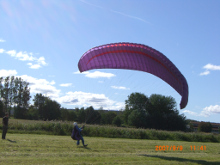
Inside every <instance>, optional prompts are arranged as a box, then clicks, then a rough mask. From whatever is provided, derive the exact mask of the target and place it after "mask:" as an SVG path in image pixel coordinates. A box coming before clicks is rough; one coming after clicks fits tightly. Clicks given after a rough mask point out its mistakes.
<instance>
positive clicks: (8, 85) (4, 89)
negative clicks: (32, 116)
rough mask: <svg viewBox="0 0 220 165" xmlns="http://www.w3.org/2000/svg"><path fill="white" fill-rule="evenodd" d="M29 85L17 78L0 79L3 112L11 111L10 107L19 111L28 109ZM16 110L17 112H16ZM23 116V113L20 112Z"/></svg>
mask: <svg viewBox="0 0 220 165" xmlns="http://www.w3.org/2000/svg"><path fill="white" fill-rule="evenodd" d="M28 85H29V83H27V82H25V81H23V80H22V79H21V78H18V77H16V78H15V77H14V76H11V77H9V76H8V77H6V78H5V79H4V78H3V77H1V78H0V95H1V99H2V101H3V103H4V112H6V111H9V113H10V110H11V107H12V105H14V106H16V107H22V108H18V109H20V110H23V111H24V110H25V109H24V108H26V109H27V108H28V105H29V100H30V88H28ZM18 109H17V110H18ZM21 114H24V112H21Z"/></svg>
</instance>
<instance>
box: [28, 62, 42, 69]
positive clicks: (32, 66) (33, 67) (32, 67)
mask: <svg viewBox="0 0 220 165" xmlns="http://www.w3.org/2000/svg"><path fill="white" fill-rule="evenodd" d="M27 65H29V66H30V67H29V68H31V69H39V68H40V67H41V65H39V64H32V63H27Z"/></svg>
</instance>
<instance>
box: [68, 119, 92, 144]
mask: <svg viewBox="0 0 220 165" xmlns="http://www.w3.org/2000/svg"><path fill="white" fill-rule="evenodd" d="M73 125H74V128H73V131H72V135H71V138H72V139H73V140H77V142H76V144H77V145H79V143H80V140H81V141H82V144H83V146H84V147H86V146H87V145H88V144H84V139H83V136H82V135H81V132H82V130H83V128H84V125H83V126H82V127H81V128H79V127H78V125H77V122H74V123H73Z"/></svg>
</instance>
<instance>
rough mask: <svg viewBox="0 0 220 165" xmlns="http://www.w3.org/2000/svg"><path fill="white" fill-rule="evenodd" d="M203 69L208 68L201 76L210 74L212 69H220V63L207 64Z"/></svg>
mask: <svg viewBox="0 0 220 165" xmlns="http://www.w3.org/2000/svg"><path fill="white" fill-rule="evenodd" d="M203 69H206V71H204V72H202V73H200V76H204V75H208V74H210V70H220V65H213V64H206V65H205V66H203Z"/></svg>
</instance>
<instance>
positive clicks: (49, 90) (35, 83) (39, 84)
mask: <svg viewBox="0 0 220 165" xmlns="http://www.w3.org/2000/svg"><path fill="white" fill-rule="evenodd" d="M19 77H21V78H22V79H23V80H24V81H27V82H29V87H30V89H31V91H30V92H31V93H32V94H36V93H42V94H43V95H45V96H48V97H50V98H51V99H57V98H59V95H60V90H58V89H56V87H54V86H53V85H54V84H55V82H54V81H51V82H49V81H47V80H46V79H37V78H34V77H31V76H28V75H22V76H19Z"/></svg>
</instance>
